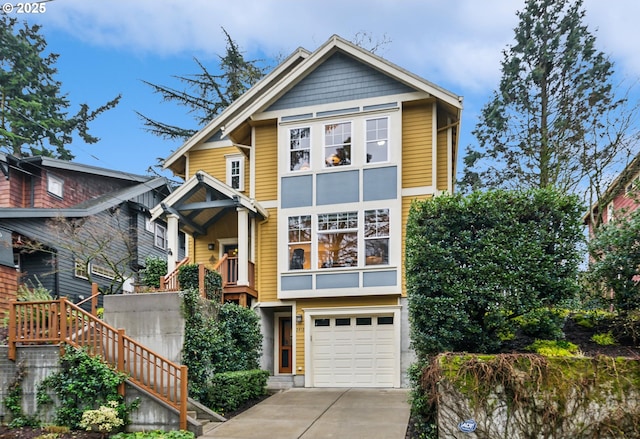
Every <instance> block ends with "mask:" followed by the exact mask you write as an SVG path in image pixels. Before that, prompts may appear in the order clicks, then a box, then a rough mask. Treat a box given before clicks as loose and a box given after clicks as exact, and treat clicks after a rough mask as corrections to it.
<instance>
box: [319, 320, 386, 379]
mask: <svg viewBox="0 0 640 439" xmlns="http://www.w3.org/2000/svg"><path fill="white" fill-rule="evenodd" d="M395 324H398V323H395ZM311 331H312V332H311V367H312V370H313V386H314V387H393V385H394V378H395V376H396V374H397V373H398V372H397V371H396V358H395V357H396V347H395V343H396V341H395V335H394V334H395V331H394V321H393V316H391V315H372V316H360V315H358V316H339V317H314V318H313V319H312V328H311Z"/></svg>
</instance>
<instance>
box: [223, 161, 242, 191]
mask: <svg viewBox="0 0 640 439" xmlns="http://www.w3.org/2000/svg"><path fill="white" fill-rule="evenodd" d="M225 158H226V159H227V186H229V187H230V188H233V189H235V190H237V191H240V192H242V191H244V176H245V175H244V166H245V163H244V159H245V157H244V154H229V155H226V156H225ZM236 162H237V163H238V168H237V169H238V175H237V177H238V187H237V188H235V187H233V178H234V177H236V175H235V174H234V173H233V171H234V169H235V168H234V167H233V164H234V163H236Z"/></svg>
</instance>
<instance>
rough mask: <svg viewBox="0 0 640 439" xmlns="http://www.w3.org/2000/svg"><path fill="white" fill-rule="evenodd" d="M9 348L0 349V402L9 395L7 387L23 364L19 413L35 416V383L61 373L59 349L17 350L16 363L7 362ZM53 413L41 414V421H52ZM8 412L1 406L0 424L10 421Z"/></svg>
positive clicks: (36, 384) (30, 348) (37, 347)
mask: <svg viewBox="0 0 640 439" xmlns="http://www.w3.org/2000/svg"><path fill="white" fill-rule="evenodd" d="M8 354H9V347H8V346H0V401H2V400H4V398H5V397H6V396H8V391H9V386H10V385H11V384H12V383H13V382H14V381H15V379H16V372H17V371H18V367H19V366H18V365H19V364H21V363H22V365H23V366H24V368H25V375H24V379H23V381H22V411H23V413H25V414H27V415H35V414H36V413H38V411H37V410H38V408H37V403H36V392H37V390H38V384H40V381H42V380H43V379H44V378H46V377H48V376H49V375H51V374H53V373H56V372H57V371H58V370H60V367H59V365H58V362H59V358H60V348H59V347H58V346H33V347H29V348H20V347H19V348H18V349H17V351H16V361H15V362H14V361H10V360H9V359H8ZM54 412H55V410H54V409H53V408H49V409H48V410H46V411H41V412H40V418H41V419H42V420H43V421H46V422H51V421H52V420H53V418H54ZM10 415H11V414H10V413H9V412H8V411H7V408H6V407H5V406H4V404H0V422H6V421H8V420H9V419H10Z"/></svg>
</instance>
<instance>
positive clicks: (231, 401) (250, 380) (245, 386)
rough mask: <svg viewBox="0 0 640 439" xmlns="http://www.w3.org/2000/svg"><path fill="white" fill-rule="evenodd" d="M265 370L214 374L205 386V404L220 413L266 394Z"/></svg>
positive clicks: (266, 376)
mask: <svg viewBox="0 0 640 439" xmlns="http://www.w3.org/2000/svg"><path fill="white" fill-rule="evenodd" d="M268 377H269V372H268V371H266V370H259V369H254V370H242V371H236V372H223V373H217V374H214V375H213V377H212V379H211V382H210V383H209V385H208V386H207V393H206V395H207V396H206V400H207V401H206V404H207V405H208V406H209V407H213V408H214V410H216V411H219V412H221V413H228V412H231V411H233V410H236V409H238V408H240V407H242V405H243V404H245V403H246V402H248V401H251V400H254V399H257V398H260V397H262V396H264V395H266V394H267V378H268Z"/></svg>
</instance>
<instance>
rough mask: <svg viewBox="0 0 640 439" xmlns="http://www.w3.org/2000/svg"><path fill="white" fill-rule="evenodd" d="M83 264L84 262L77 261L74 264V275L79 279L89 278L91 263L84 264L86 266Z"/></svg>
mask: <svg viewBox="0 0 640 439" xmlns="http://www.w3.org/2000/svg"><path fill="white" fill-rule="evenodd" d="M83 265H84V264H83V263H82V262H79V261H75V262H74V264H73V275H74V276H75V277H77V278H78V279H85V280H88V279H89V272H90V270H91V268H90V266H91V263H89V264H86V265H84V267H83Z"/></svg>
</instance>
